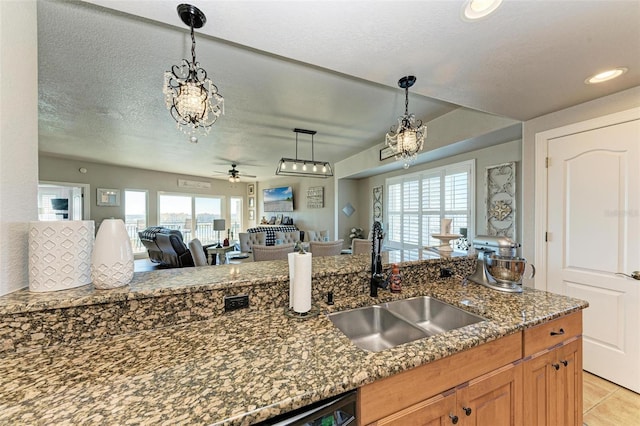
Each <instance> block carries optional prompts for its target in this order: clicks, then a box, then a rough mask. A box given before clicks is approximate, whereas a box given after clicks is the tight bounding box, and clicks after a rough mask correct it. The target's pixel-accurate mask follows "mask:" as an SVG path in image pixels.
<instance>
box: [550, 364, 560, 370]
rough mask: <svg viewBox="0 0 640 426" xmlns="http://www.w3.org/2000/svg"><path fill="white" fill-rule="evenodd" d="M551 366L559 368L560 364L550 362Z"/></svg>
mask: <svg viewBox="0 0 640 426" xmlns="http://www.w3.org/2000/svg"><path fill="white" fill-rule="evenodd" d="M551 366H552V367H553V368H555V369H556V370H560V364H551Z"/></svg>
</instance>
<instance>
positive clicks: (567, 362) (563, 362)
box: [560, 361, 569, 367]
mask: <svg viewBox="0 0 640 426" xmlns="http://www.w3.org/2000/svg"><path fill="white" fill-rule="evenodd" d="M560 362H561V363H562V365H564V366H565V367H566V366H567V364H569V361H560Z"/></svg>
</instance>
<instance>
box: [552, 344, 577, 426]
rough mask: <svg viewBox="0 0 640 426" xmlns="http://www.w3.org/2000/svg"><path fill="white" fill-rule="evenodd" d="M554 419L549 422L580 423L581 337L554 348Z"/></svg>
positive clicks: (573, 424)
mask: <svg viewBox="0 0 640 426" xmlns="http://www.w3.org/2000/svg"><path fill="white" fill-rule="evenodd" d="M555 352H556V355H557V356H556V361H555V366H559V368H558V369H556V368H555V366H554V368H553V371H554V372H555V388H556V389H555V401H556V403H555V405H556V411H555V419H552V422H553V423H551V424H554V425H566V426H577V425H582V339H578V340H574V341H573V342H571V343H568V344H567V345H565V346H563V347H560V348H558V349H556V350H555Z"/></svg>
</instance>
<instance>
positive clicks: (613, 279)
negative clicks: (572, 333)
mask: <svg viewBox="0 0 640 426" xmlns="http://www.w3.org/2000/svg"><path fill="white" fill-rule="evenodd" d="M600 124H601V123H600ZM574 130H575V129H574ZM547 144H548V145H547V150H548V151H547V152H548V157H549V167H548V172H547V173H548V175H547V183H548V185H547V188H548V190H547V195H548V197H547V229H548V232H549V234H548V236H549V242H548V245H547V288H548V290H549V291H552V292H554V293H561V294H565V295H567V296H571V297H576V298H579V299H583V300H587V301H588V302H589V308H588V309H586V310H585V311H584V369H585V370H587V371H590V372H592V373H594V374H596V375H598V376H601V377H604V378H606V379H608V380H611V381H613V382H615V383H618V384H620V385H622V386H624V387H627V388H629V389H632V390H634V391H635V392H640V314H639V311H640V304H639V302H640V297H639V295H640V281H637V280H633V279H631V278H627V277H624V276H621V275H616V272H626V273H628V274H629V273H631V271H634V270H640V120H639V119H637V117H636V119H633V120H630V121H625V122H621V123H614V124H608V125H604V126H602V127H597V128H592V129H587V130H583V131H578V132H574V133H571V134H566V135H558V137H554V138H550V139H548V140H547Z"/></svg>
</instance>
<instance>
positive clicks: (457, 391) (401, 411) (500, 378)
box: [357, 333, 522, 425]
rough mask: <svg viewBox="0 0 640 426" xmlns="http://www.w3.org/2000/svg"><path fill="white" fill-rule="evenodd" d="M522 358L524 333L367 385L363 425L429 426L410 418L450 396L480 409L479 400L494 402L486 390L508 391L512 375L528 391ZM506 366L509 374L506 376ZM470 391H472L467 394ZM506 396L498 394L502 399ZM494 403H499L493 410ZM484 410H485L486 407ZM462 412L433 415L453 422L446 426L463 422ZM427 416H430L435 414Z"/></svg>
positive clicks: (361, 405) (361, 397)
mask: <svg viewBox="0 0 640 426" xmlns="http://www.w3.org/2000/svg"><path fill="white" fill-rule="evenodd" d="M521 357H522V334H521V333H516V334H512V335H509V336H506V337H503V338H501V339H499V340H494V341H493V342H489V343H485V344H483V345H480V346H477V347H475V348H472V349H469V350H466V351H464V352H460V353H457V354H455V355H451V356H448V357H445V358H442V359H439V360H437V361H434V362H432V363H429V364H426V365H423V366H420V367H417V368H414V369H413V370H409V371H405V372H402V373H400V374H396V375H394V376H391V377H387V378H386V379H382V380H378V381H376V382H374V383H371V384H368V385H365V386H363V387H361V388H360V389H359V390H358V416H357V417H358V422H359V424H360V425H368V424H379V425H382V424H394V423H390V422H392V421H394V419H395V418H396V416H397V415H399V416H403V417H402V418H403V420H405V421H406V423H404V424H407V425H411V424H419V425H422V424H425V423H420V422H416V423H412V422H410V421H408V420H406V419H408V418H414V416H416V418H419V416H422V415H423V411H424V410H422V409H421V407H422V404H425V410H426V409H427V408H426V407H429V408H428V410H432V408H431V407H430V404H428V403H427V402H428V401H429V400H431V399H433V398H438V395H441V396H442V397H443V398H444V397H445V396H448V395H449V394H450V393H453V394H454V396H455V397H458V396H464V397H465V398H468V399H466V400H465V401H468V402H469V403H471V402H473V401H476V402H477V403H479V404H480V402H478V401H481V400H482V397H486V398H488V399H489V400H490V399H491V398H492V397H491V396H486V395H488V394H489V393H490V392H488V391H487V390H486V389H487V388H491V387H492V386H497V387H499V386H502V385H503V384H504V383H505V381H506V382H509V381H510V380H511V379H510V378H509V377H511V376H509V375H510V374H513V375H515V377H519V379H517V378H514V379H513V380H514V385H515V384H518V385H519V386H520V387H521V386H522V385H521V376H522V372H521V371H522V370H520V367H519V366H515V365H513V363H514V362H517V361H519V360H520V359H521ZM503 367H504V368H505V369H506V370H508V371H507V372H504V371H502V368H503ZM511 370H513V372H511ZM499 373H500V374H499ZM502 373H504V375H502ZM485 380H486V381H485ZM472 385H473V387H472ZM466 387H468V388H469V389H465V388H466ZM492 390H493V389H492ZM500 393H501V392H500V391H497V392H496V395H498V394H500ZM494 398H496V401H497V400H500V398H499V397H497V396H494ZM500 402H502V400H500ZM492 404H494V403H493V402H492V403H490V404H488V405H492ZM519 404H522V402H519ZM458 405H459V404H458ZM494 406H495V405H494ZM405 410H406V411H405ZM479 410H480V411H482V408H479ZM429 412H430V413H431V411H429ZM460 413H462V410H461V409H460V407H459V406H456V407H455V409H454V410H448V411H446V412H442V413H440V414H441V416H440V417H437V415H438V413H437V412H435V413H434V414H433V415H435V416H436V417H434V419H436V418H440V419H441V420H442V419H444V420H447V422H448V423H443V424H452V423H453V422H452V420H451V418H450V417H449V415H452V416H457V418H458V420H462V418H461V416H460ZM425 415H426V416H427V417H430V416H431V415H432V414H428V415H427V414H425ZM444 420H443V421H444ZM456 423H457V422H456ZM398 424H400V423H398ZM426 424H430V423H426ZM434 424H439V423H434ZM514 424H515V423H514Z"/></svg>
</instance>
